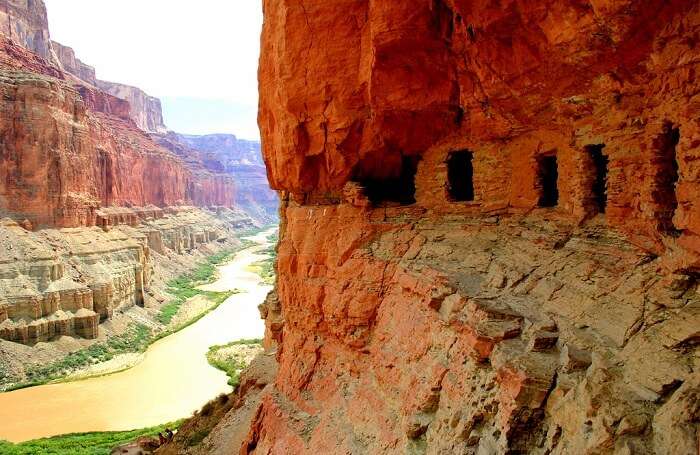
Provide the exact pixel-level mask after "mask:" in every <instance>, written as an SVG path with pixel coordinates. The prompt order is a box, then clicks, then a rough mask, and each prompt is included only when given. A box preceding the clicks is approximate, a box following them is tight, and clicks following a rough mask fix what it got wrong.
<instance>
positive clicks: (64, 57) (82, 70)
mask: <svg viewBox="0 0 700 455" xmlns="http://www.w3.org/2000/svg"><path fill="white" fill-rule="evenodd" d="M51 49H53V52H54V55H55V56H56V59H57V61H58V62H59V63H60V65H61V69H63V71H65V72H67V73H70V74H72V75H74V76H75V77H77V78H78V79H80V80H81V81H84V82H87V83H88V84H90V85H94V86H96V85H97V77H96V75H95V68H94V67H92V66H90V65H88V64H86V63H83V62H82V61H81V60H80V59H79V58H77V57H76V56H75V51H74V50H73V49H72V48H70V47H68V46H64V45H63V44H61V43H57V42H56V41H51Z"/></svg>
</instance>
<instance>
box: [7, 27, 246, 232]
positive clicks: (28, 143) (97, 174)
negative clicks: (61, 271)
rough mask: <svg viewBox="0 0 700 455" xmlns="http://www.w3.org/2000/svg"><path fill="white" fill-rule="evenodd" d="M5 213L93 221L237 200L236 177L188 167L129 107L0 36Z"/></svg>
mask: <svg viewBox="0 0 700 455" xmlns="http://www.w3.org/2000/svg"><path fill="white" fill-rule="evenodd" d="M0 40H1V41H0V44H1V46H0V63H2V67H0V92H2V100H1V101H0V112H2V116H0V138H1V142H0V144H1V147H0V152H1V153H0V213H2V215H3V216H7V215H9V216H11V217H13V218H17V219H25V218H26V219H29V220H30V221H31V222H32V224H34V225H40V226H46V225H48V226H85V225H87V226H90V225H94V224H95V222H96V210H97V209H98V208H99V207H103V206H127V207H131V206H146V205H149V204H154V205H157V206H160V207H165V206H169V205H179V204H189V203H192V204H195V205H199V206H228V207H231V206H233V199H234V197H235V195H234V189H233V187H234V184H233V180H232V179H231V178H230V177H228V176H226V175H224V174H217V173H215V172H210V171H208V170H207V169H202V168H195V167H188V166H187V165H186V163H185V162H184V161H182V160H181V159H180V158H178V157H176V156H174V155H173V154H172V153H170V152H169V151H168V150H166V149H164V148H162V147H160V146H159V145H158V144H156V143H155V142H154V141H153V140H152V139H151V138H150V137H149V136H148V135H147V134H145V133H144V132H143V131H141V130H140V129H138V128H137V127H136V125H135V124H134V123H133V121H132V120H131V111H130V105H129V104H128V103H127V102H125V101H123V100H121V99H119V98H116V97H114V96H111V95H108V94H106V93H104V92H102V91H100V90H98V89H96V88H94V87H90V86H86V85H77V86H76V85H74V84H72V83H69V82H68V81H67V78H66V76H65V74H64V73H62V72H61V71H59V70H57V69H56V68H55V67H53V66H51V65H48V64H47V63H46V62H45V61H43V60H41V59H40V58H37V56H35V55H33V54H31V53H29V52H28V51H26V50H24V49H21V48H20V47H19V46H16V45H15V44H13V43H11V42H9V41H7V40H5V39H3V38H2V37H0Z"/></svg>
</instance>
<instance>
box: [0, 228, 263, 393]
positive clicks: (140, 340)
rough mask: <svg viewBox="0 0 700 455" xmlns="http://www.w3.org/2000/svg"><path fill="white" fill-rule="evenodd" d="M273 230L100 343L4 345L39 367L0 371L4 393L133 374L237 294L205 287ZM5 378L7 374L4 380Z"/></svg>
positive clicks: (166, 293)
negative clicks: (164, 342)
mask: <svg viewBox="0 0 700 455" xmlns="http://www.w3.org/2000/svg"><path fill="white" fill-rule="evenodd" d="M269 229H270V227H265V228H259V229H251V230H247V231H242V232H240V234H239V239H240V244H239V245H237V246H235V247H230V248H228V249H225V250H222V251H219V252H216V253H214V254H211V255H209V256H204V258H203V259H201V260H199V261H198V262H197V263H196V264H195V265H194V266H193V267H191V269H192V270H190V271H189V272H188V273H185V274H182V275H180V276H177V277H175V278H172V279H170V280H169V281H167V282H166V283H165V286H164V289H163V291H162V292H161V293H159V298H160V299H161V300H162V301H160V302H158V301H157V299H152V300H156V302H155V303H157V304H156V305H155V306H152V308H133V309H130V310H129V311H128V312H127V313H125V314H124V315H121V316H117V317H115V318H114V321H111V322H109V323H108V324H106V327H105V329H104V332H105V333H103V334H102V335H101V337H100V338H99V339H98V340H94V341H90V340H79V339H73V338H69V337H63V338H61V339H59V340H57V341H55V342H52V343H40V344H39V345H37V346H35V347H27V346H21V345H17V344H14V343H8V342H2V346H1V349H2V350H3V351H4V352H5V353H6V355H7V352H8V351H10V354H11V351H13V350H14V351H15V352H16V353H21V354H23V355H25V356H28V357H30V358H31V357H32V356H31V354H36V356H37V357H39V358H41V361H40V362H38V363H36V364H31V363H28V364H27V365H26V366H25V367H24V368H23V371H22V374H21V375H15V376H14V377H13V376H12V375H10V374H7V372H5V371H4V370H5V369H4V368H2V369H0V370H2V371H0V392H3V391H5V392H7V391H12V390H18V389H23V388H27V387H34V386H38V385H43V384H48V383H56V382H63V381H75V380H82V379H86V378H90V377H96V376H102V375H105V374H112V373H116V372H119V371H124V370H126V369H128V368H132V367H133V366H134V365H136V364H138V362H140V361H141V360H142V359H143V353H144V352H145V351H146V349H148V347H149V346H151V345H152V344H153V343H155V342H156V341H158V340H159V339H161V338H163V337H165V336H168V335H170V334H172V333H176V332H178V331H180V330H182V329H184V328H186V327H187V326H189V325H191V324H193V323H195V322H197V321H198V320H199V319H201V318H202V317H204V316H205V315H206V314H208V313H209V312H211V311H213V310H215V309H216V308H217V307H218V306H219V305H221V303H223V302H224V301H225V300H226V299H227V298H229V297H230V296H231V295H232V294H233V293H235V292H237V290H235V289H233V290H227V291H218V292H213V291H203V290H200V289H198V287H199V286H201V285H202V284H206V283H210V282H213V281H216V279H217V278H218V277H217V267H218V266H220V265H222V264H224V263H226V262H227V261H230V260H231V258H232V257H233V256H234V255H235V254H236V253H237V252H239V251H242V250H244V249H246V248H249V247H251V246H252V245H254V244H255V242H254V241H252V240H250V239H249V238H252V237H254V236H256V235H259V234H260V233H261V232H265V231H267V230H269ZM3 373H5V374H3Z"/></svg>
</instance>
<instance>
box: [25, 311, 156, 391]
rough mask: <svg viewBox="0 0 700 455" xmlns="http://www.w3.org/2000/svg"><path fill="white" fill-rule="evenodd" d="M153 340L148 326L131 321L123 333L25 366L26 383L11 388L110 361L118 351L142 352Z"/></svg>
mask: <svg viewBox="0 0 700 455" xmlns="http://www.w3.org/2000/svg"><path fill="white" fill-rule="evenodd" d="M152 342H153V334H152V332H151V330H150V329H149V328H148V327H147V326H145V325H143V324H133V325H132V326H130V327H129V329H128V330H127V331H126V332H125V333H123V334H121V335H117V336H115V337H112V338H110V339H109V340H108V341H105V342H101V343H96V344H93V345H92V346H89V347H87V348H84V349H81V350H79V351H76V352H72V353H70V354H68V355H67V356H65V357H64V358H62V359H61V360H59V361H57V362H54V363H50V364H48V365H40V366H35V367H32V368H28V369H27V377H28V378H29V382H28V383H24V384H19V385H17V386H15V387H13V388H12V389H15V390H16V389H21V388H25V387H31V386H35V385H40V384H45V383H47V382H49V381H53V380H55V379H59V378H61V377H63V376H65V375H67V374H69V373H70V372H71V371H75V370H77V369H80V368H85V367H87V366H90V365H93V364H96V363H100V362H107V361H109V360H112V359H113V358H114V357H115V356H116V355H119V354H125V353H128V352H144V351H145V350H146V348H148V346H149V345H150V344H151V343H152Z"/></svg>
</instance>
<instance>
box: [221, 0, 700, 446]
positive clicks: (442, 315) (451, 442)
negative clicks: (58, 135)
mask: <svg viewBox="0 0 700 455" xmlns="http://www.w3.org/2000/svg"><path fill="white" fill-rule="evenodd" d="M264 9H265V25H264V31H263V46H262V49H263V50H262V57H261V68H260V82H261V84H260V90H261V103H260V117H259V119H260V125H261V128H262V136H263V145H264V149H263V152H264V156H265V159H266V162H267V165H268V171H269V175H270V177H271V182H272V186H273V187H274V188H275V189H278V190H281V191H284V192H286V193H285V194H286V195H287V196H286V200H285V203H284V206H283V209H282V214H283V221H282V227H281V240H280V245H279V254H278V263H277V272H278V273H277V276H278V289H277V290H278V299H275V298H274V297H272V298H271V299H269V300H268V302H267V303H266V305H265V306H264V307H263V308H262V313H263V315H264V316H266V317H267V318H268V319H267V321H268V332H267V340H266V345H267V346H268V347H269V348H270V349H274V350H276V352H277V358H278V361H279V370H278V373H277V377H276V380H275V383H274V388H273V389H271V390H269V389H268V390H266V391H265V392H264V396H263V397H262V398H259V397H258V398H256V400H260V404H259V406H258V409H257V412H256V414H255V418H254V420H253V423H252V425H251V428H250V432H249V434H248V437H247V439H246V441H244V443H243V444H242V445H240V446H236V447H230V450H232V451H236V450H238V451H240V453H246V454H247V453H260V454H285V453H329V454H336V453H337V454H347V453H352V454H364V453H428V454H448V453H449V454H452V453H464V454H501V453H533V454H555V453H556V454H573V453H577V454H578V453H582V454H583V453H589V454H632V453H634V454H676V453H684V454H685V453H687V454H694V453H697V452H698V424H699V423H700V418H699V416H700V403H699V402H698V400H697V396H698V385H699V384H698V382H697V377H698V371H699V369H700V363H699V361H700V355H699V352H698V339H699V338H698V336H699V335H698V327H700V299H699V298H698V295H697V287H698V282H697V271H698V267H699V266H700V263H699V262H698V258H699V256H698V253H700V248H698V242H697V239H698V235H699V234H700V228H699V227H698V226H697V225H696V222H695V220H696V218H697V216H696V215H697V213H698V209H699V207H698V205H697V204H698V197H697V186H698V178H697V177H698V176H697V172H696V163H697V157H698V156H700V135H699V132H700V124H699V123H698V119H700V115H698V110H699V107H700V98H699V96H700V95H698V93H699V90H698V84H697V81H696V74H697V72H698V70H700V51H698V47H697V43H696V41H697V39H696V38H697V36H698V34H699V33H700V9H699V7H698V4H697V2H694V1H684V0H679V1H671V2H668V1H660V0H659V1H651V2H643V3H640V2H633V1H629V0H613V1H605V2H600V1H591V2H577V1H563V2H562V1H558V2H555V1H545V0H542V1H535V2H516V1H505V2H487V1H476V2H475V1H461V0H429V1H428V0H425V1H419V2H416V1H404V0H399V1H396V0H391V1H389V0H380V1H374V2H366V1H358V0H348V1H342V2H332V3H331V2H327V1H322V0H306V1H303V2H302V1H297V0H266V1H265V2H264ZM233 418H235V413H234V414H233V415H230V416H228V417H227V419H229V420H230V419H233Z"/></svg>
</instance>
